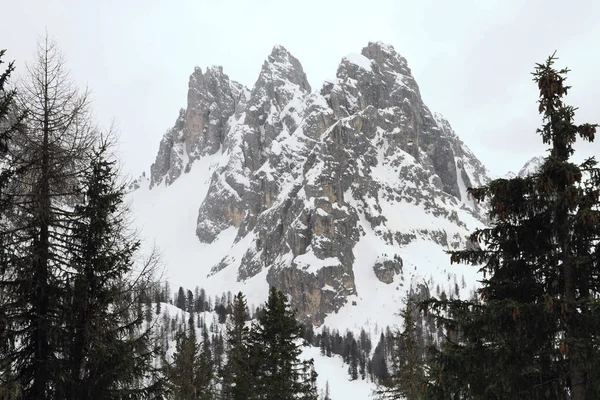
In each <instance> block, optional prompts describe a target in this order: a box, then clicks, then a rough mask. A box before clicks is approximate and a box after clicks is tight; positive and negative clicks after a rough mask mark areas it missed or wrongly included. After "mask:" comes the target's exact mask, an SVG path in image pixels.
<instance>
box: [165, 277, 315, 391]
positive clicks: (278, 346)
mask: <svg viewBox="0 0 600 400" xmlns="http://www.w3.org/2000/svg"><path fill="white" fill-rule="evenodd" d="M182 311H183V310H182ZM180 315H181V316H184V317H183V318H182V319H180V317H179V316H180ZM227 315H228V317H227V318H226V321H224V322H223V323H221V322H219V321H218V318H219V317H217V316H216V314H214V312H213V313H209V312H208V311H203V312H201V313H199V314H196V313H194V312H193V311H192V312H191V313H187V312H185V313H183V312H182V313H180V314H179V313H178V314H176V315H175V316H169V313H168V310H163V311H162V312H161V316H160V317H158V318H162V321H161V323H160V324H159V326H160V330H161V331H160V332H161V337H162V342H163V349H164V350H165V351H164V353H163V356H162V358H161V362H160V364H161V366H162V368H161V369H162V370H163V371H164V372H165V377H166V382H167V388H168V390H169V393H170V396H172V398H173V399H181V400H183V399H206V400H212V399H250V400H252V399H273V400H275V399H306V400H317V399H318V398H319V396H318V393H317V388H316V377H317V374H316V371H315V369H314V365H313V360H312V359H311V360H302V359H301V358H300V353H301V346H302V345H303V344H305V343H306V342H305V341H304V340H302V337H301V331H302V328H301V326H300V324H299V323H298V322H297V321H296V316H295V314H294V312H293V311H291V310H290V308H289V305H288V303H287V300H286V298H285V296H284V295H283V294H282V293H281V292H279V291H278V290H276V289H274V288H271V289H270V292H269V298H268V300H267V303H266V304H265V306H264V308H262V309H261V312H260V313H259V314H258V316H257V319H256V320H255V321H251V320H250V316H249V314H248V307H247V305H246V300H245V298H244V296H243V295H242V294H241V293H239V294H237V295H236V296H235V297H234V298H233V299H232V303H231V312H230V313H228V314H227ZM207 316H209V317H210V316H215V317H216V318H215V320H213V321H211V322H210V324H208V322H207V321H206V317H207ZM186 317H187V320H186ZM171 341H174V342H175V348H174V349H170V348H169V347H170V346H169V342H171Z"/></svg>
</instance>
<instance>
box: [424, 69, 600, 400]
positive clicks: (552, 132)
mask: <svg viewBox="0 0 600 400" xmlns="http://www.w3.org/2000/svg"><path fill="white" fill-rule="evenodd" d="M554 61H555V58H554V57H550V58H549V59H548V61H547V62H546V63H544V64H538V65H537V67H536V71H535V73H534V80H535V82H536V83H537V85H538V88H539V90H540V100H539V112H540V113H541V114H542V115H543V118H544V125H543V127H542V128H541V129H539V130H538V132H539V133H540V134H541V136H542V140H543V142H544V143H545V144H548V145H550V146H551V148H550V150H549V153H550V154H549V156H548V157H546V159H545V162H544V164H543V165H542V167H541V169H540V170H539V171H538V172H536V173H534V174H532V175H530V176H527V177H524V178H521V177H519V178H514V179H497V180H495V181H492V182H490V183H489V184H487V185H486V186H484V187H481V188H477V189H470V190H469V192H470V193H471V195H472V196H473V197H474V198H475V199H477V200H478V201H484V200H487V201H489V207H490V212H489V216H490V218H491V220H492V224H491V226H490V227H489V228H484V229H479V230H477V231H475V232H474V233H473V234H472V235H471V241H472V242H473V243H475V244H476V245H475V246H474V248H472V249H470V250H463V251H457V252H452V256H451V259H452V262H464V263H470V264H473V265H479V266H481V271H482V272H483V275H484V279H483V281H482V287H481V289H479V291H478V298H477V299H473V300H469V301H461V300H436V299H431V300H429V301H425V302H423V303H422V305H421V306H422V308H423V310H424V311H427V310H428V309H429V310H430V311H433V312H434V313H435V314H436V316H437V317H438V323H439V324H441V326H442V327H443V328H444V330H445V333H446V339H447V340H446V342H445V344H444V345H443V346H442V348H441V351H440V350H439V349H436V348H432V349H431V357H432V362H431V364H430V367H431V375H430V378H431V382H430V383H431V385H430V386H429V388H428V390H429V394H428V396H429V398H440V399H442V398H451V397H452V396H454V397H453V398H474V399H506V398H515V399H564V398H567V397H571V398H573V399H584V398H589V399H592V398H599V397H600V392H598V384H597V382H599V378H600V377H599V376H598V366H597V360H598V359H600V354H599V351H598V344H599V343H598V339H599V337H598V333H599V330H598V326H600V314H599V313H598V310H599V309H600V308H599V304H598V301H597V298H598V295H599V294H600V274H598V271H599V268H598V267H599V265H598V262H600V257H598V256H599V254H598V243H599V241H598V239H599V238H600V215H599V214H598V198H599V194H600V192H599V189H598V188H599V187H600V172H599V171H598V169H597V168H596V162H595V160H594V159H589V160H587V161H585V162H584V163H582V164H580V165H577V164H574V163H572V162H571V161H570V157H571V156H572V154H573V148H572V145H573V143H574V142H575V140H576V138H577V136H580V137H581V138H583V139H584V140H588V141H592V140H593V139H594V135H595V132H596V126H595V125H590V124H583V125H576V124H574V122H573V118H574V112H575V108H573V107H571V106H568V105H565V104H564V103H563V101H562V97H563V96H565V95H566V94H567V91H568V90H569V87H568V86H565V85H564V82H565V80H566V74H567V72H568V71H567V70H566V69H563V70H560V71H557V70H555V69H554V68H553V64H554Z"/></svg>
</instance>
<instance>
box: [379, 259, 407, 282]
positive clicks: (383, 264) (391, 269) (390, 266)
mask: <svg viewBox="0 0 600 400" xmlns="http://www.w3.org/2000/svg"><path fill="white" fill-rule="evenodd" d="M373 272H375V276H376V277H377V279H379V280H380V281H381V282H383V283H385V284H388V285H389V284H390V283H392V282H394V277H395V276H396V275H400V274H401V273H402V259H401V258H400V257H399V256H395V257H394V258H391V259H390V258H388V257H381V258H378V259H377V261H376V262H375V265H373Z"/></svg>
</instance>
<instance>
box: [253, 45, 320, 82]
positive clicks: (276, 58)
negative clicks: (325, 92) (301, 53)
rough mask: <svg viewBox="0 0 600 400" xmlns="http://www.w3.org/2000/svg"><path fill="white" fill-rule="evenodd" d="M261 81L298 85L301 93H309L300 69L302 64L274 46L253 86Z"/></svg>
mask: <svg viewBox="0 0 600 400" xmlns="http://www.w3.org/2000/svg"><path fill="white" fill-rule="evenodd" d="M262 81H283V82H289V83H292V84H294V85H298V86H299V87H300V88H301V89H302V90H303V91H305V92H308V93H310V91H311V88H310V84H309V83H308V79H307V78H306V74H305V73H304V69H303V68H302V64H301V63H300V61H298V59H297V58H296V57H294V56H293V55H292V54H291V53H290V52H289V51H288V50H287V49H286V48H285V47H283V46H281V45H276V46H274V47H273V50H272V51H271V54H269V56H268V57H267V59H266V60H265V62H264V63H263V66H262V69H261V72H260V75H259V76H258V80H257V82H256V84H255V87H256V86H260V84H261V83H262Z"/></svg>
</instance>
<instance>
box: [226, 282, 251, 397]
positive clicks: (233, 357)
mask: <svg viewBox="0 0 600 400" xmlns="http://www.w3.org/2000/svg"><path fill="white" fill-rule="evenodd" d="M246 309H247V306H246V299H245V298H244V295H243V294H242V293H241V292H240V293H238V294H237V295H236V296H235V297H234V299H233V313H232V314H231V319H230V321H229V323H228V326H227V364H226V365H225V367H224V368H223V371H222V377H223V397H224V398H225V399H232V400H245V399H247V398H248V393H250V392H251V391H252V390H253V389H252V388H253V383H254V382H253V378H252V376H253V373H254V372H253V371H252V368H251V365H250V348H249V339H250V329H249V328H248V326H247V325H246V321H247V320H248V312H247V311H246Z"/></svg>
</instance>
